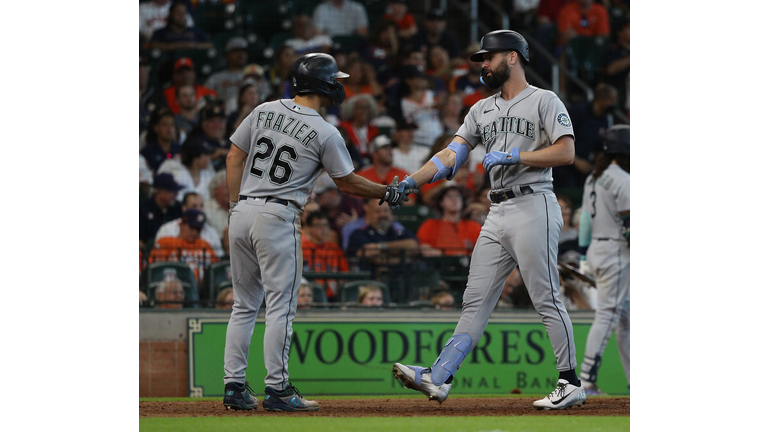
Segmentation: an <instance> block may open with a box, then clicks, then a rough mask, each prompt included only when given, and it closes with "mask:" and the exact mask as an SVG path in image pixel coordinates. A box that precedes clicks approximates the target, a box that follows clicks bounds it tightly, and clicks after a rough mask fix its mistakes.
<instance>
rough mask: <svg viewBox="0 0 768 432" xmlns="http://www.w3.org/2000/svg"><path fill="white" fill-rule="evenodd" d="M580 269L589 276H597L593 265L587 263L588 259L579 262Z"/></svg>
mask: <svg viewBox="0 0 768 432" xmlns="http://www.w3.org/2000/svg"><path fill="white" fill-rule="evenodd" d="M579 271H580V272H582V273H584V274H585V275H587V276H591V277H595V272H594V271H593V270H592V267H591V266H590V265H589V264H587V262H586V261H580V262H579Z"/></svg>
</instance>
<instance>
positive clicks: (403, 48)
mask: <svg viewBox="0 0 768 432" xmlns="http://www.w3.org/2000/svg"><path fill="white" fill-rule="evenodd" d="M501 28H509V29H512V30H516V31H518V32H520V33H521V34H523V36H524V37H525V38H526V39H527V40H528V42H529V44H530V47H531V50H530V51H531V52H530V57H531V64H530V65H529V66H528V67H527V69H526V77H527V79H528V81H529V82H530V83H531V84H532V85H534V86H537V87H541V88H544V89H547V90H552V91H555V92H556V93H557V94H558V95H559V96H560V98H561V99H562V100H563V101H564V102H565V103H566V106H567V108H568V110H569V113H570V115H571V119H572V122H573V127H574V133H575V138H576V140H575V142H576V158H575V162H574V164H573V165H570V166H565V167H558V168H554V169H553V176H554V187H555V191H556V193H557V194H558V201H559V203H560V206H561V208H562V213H563V220H564V222H565V225H564V227H563V230H562V233H561V238H560V260H561V262H564V263H576V266H577V267H578V259H579V258H578V252H577V250H578V244H577V235H578V234H577V233H578V221H579V212H580V208H581V195H582V187H583V184H584V180H585V179H586V176H587V175H588V174H589V173H590V172H591V170H592V162H593V160H594V157H595V152H596V151H597V145H598V144H599V136H600V132H601V131H603V130H605V129H607V128H609V127H611V126H613V125H614V124H621V123H624V124H629V112H630V109H629V106H630V105H629V0H602V1H600V0H471V1H469V2H467V1H458V0H451V1H446V0H443V1H389V0H358V1H352V0H326V1H320V0H289V1H286V2H272V1H258V0H250V1H249V0H240V1H235V0H218V1H213V0H183V1H178V0H176V1H171V0H147V1H140V2H139V200H140V202H139V302H140V306H142V307H157V308H183V307H195V308H200V307H203V308H209V307H210V308H213V307H216V308H224V309H226V308H231V305H232V301H233V300H232V290H231V275H230V273H229V261H228V252H227V251H228V250H229V247H228V243H227V239H228V236H227V211H228V209H229V205H228V202H229V193H228V191H227V184H226V174H225V158H226V154H227V152H228V150H229V146H230V144H231V143H230V141H229V137H230V136H231V135H232V133H233V132H234V130H235V129H236V128H237V126H238V125H239V124H240V122H241V121H242V120H243V119H244V118H245V117H246V116H247V115H248V114H249V113H250V112H251V111H252V110H253V109H254V108H255V107H256V106H258V105H259V104H261V103H263V102H266V101H271V100H276V99H281V98H290V97H291V96H292V95H291V94H290V89H289V86H288V82H287V78H288V73H289V71H290V68H291V66H292V65H293V63H294V61H295V59H296V58H298V57H299V56H301V55H303V54H306V53H309V52H324V53H328V54H331V55H333V56H334V58H335V59H336V61H337V63H338V65H339V69H340V70H341V71H344V72H346V73H348V74H349V75H350V77H349V78H347V79H345V80H343V81H342V82H343V84H344V88H345V91H346V94H347V98H346V100H345V102H344V103H343V104H342V105H341V106H334V107H329V108H326V109H323V110H322V112H321V114H322V115H323V117H324V118H325V119H326V120H327V121H328V122H329V123H331V124H333V125H334V126H336V127H337V128H338V129H339V132H340V133H341V135H342V136H343V137H344V139H345V141H346V142H347V148H348V150H349V153H350V155H351V156H352V160H353V162H354V164H355V168H356V172H357V173H358V174H360V175H362V176H364V177H366V178H368V179H370V180H372V181H374V182H379V183H382V184H389V183H390V182H391V181H392V179H393V177H394V176H398V177H399V178H400V179H402V178H403V177H404V176H405V175H406V174H409V173H413V172H415V171H416V170H417V169H418V168H419V167H421V166H422V165H423V164H424V163H425V162H426V161H427V160H428V159H429V158H430V157H431V156H432V155H433V154H434V153H436V152H437V151H439V150H441V149H443V148H445V147H446V146H447V145H448V144H449V143H450V142H451V139H452V137H453V135H454V133H455V132H456V131H457V130H458V128H459V126H460V125H461V123H462V122H463V119H464V116H465V115H466V113H467V111H468V110H469V108H470V107H471V106H472V105H473V104H474V103H475V102H477V101H478V100H480V99H482V98H485V97H488V96H490V95H492V94H493V93H494V92H493V91H492V90H490V89H488V88H486V87H484V86H483V85H482V84H481V83H480V82H479V73H480V64H479V63H472V62H469V60H468V57H469V54H470V53H473V52H475V51H477V50H478V49H479V40H480V38H481V37H482V35H483V34H485V33H487V32H488V31H492V30H497V29H501ZM483 156H484V150H483V148H482V146H478V148H476V149H474V150H473V151H472V152H471V153H470V160H469V163H467V164H465V165H464V166H463V167H462V168H461V170H460V172H459V174H457V175H456V177H455V178H454V179H453V180H451V181H446V180H442V181H439V182H437V183H434V184H429V185H426V186H424V187H423V188H422V189H421V191H420V192H419V193H417V194H414V195H413V196H411V197H410V198H411V199H410V201H409V202H407V203H406V205H404V206H403V207H402V208H401V209H399V210H397V211H394V212H393V211H392V210H390V209H389V207H388V206H386V205H383V206H379V205H378V200H375V201H369V202H366V201H365V200H361V199H359V198H357V197H354V196H349V195H345V194H342V193H341V192H340V191H339V190H338V188H337V187H336V186H335V184H334V183H333V181H332V180H331V179H330V177H328V176H327V174H323V175H321V177H320V178H319V179H318V181H317V183H316V184H315V186H314V189H313V192H312V196H311V198H310V200H309V202H308V203H307V205H306V207H305V211H304V213H303V215H302V237H303V259H304V280H303V281H302V287H301V289H300V293H299V299H300V307H301V308H312V307H314V308H318V307H320V308H333V307H352V306H354V305H360V306H361V307H428V308H436V309H450V308H455V307H460V303H461V295H462V292H463V289H464V284H465V283H466V277H467V272H468V266H469V259H470V257H471V254H472V250H473V248H474V244H475V242H476V240H477V237H478V235H479V232H480V227H481V226H482V224H483V222H484V220H485V217H486V215H487V213H488V210H489V209H490V204H491V203H490V201H489V199H488V197H487V194H488V192H489V190H490V188H489V182H488V177H487V175H486V173H485V172H484V170H483V167H482V163H481V161H482V158H483ZM561 283H562V284H563V287H564V289H562V290H561V291H562V296H563V300H564V301H565V303H566V306H567V307H568V308H571V309H591V308H592V307H593V305H594V296H595V295H596V293H595V290H594V289H592V288H589V287H588V286H585V284H584V283H583V282H580V281H578V280H576V279H573V278H571V277H569V276H568V275H567V273H565V272H563V274H561ZM498 307H506V308H520V309H525V308H530V307H531V304H530V299H529V298H528V297H527V292H526V290H525V285H524V283H523V281H522V279H521V278H520V275H519V271H517V270H515V271H513V272H512V274H510V276H509V278H508V279H507V282H506V284H505V288H504V291H503V293H502V297H501V299H500V300H499V304H498Z"/></svg>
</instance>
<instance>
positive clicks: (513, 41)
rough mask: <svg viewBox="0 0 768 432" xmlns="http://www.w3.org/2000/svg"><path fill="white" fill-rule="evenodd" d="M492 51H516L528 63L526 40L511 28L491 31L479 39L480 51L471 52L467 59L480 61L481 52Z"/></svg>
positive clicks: (481, 59)
mask: <svg viewBox="0 0 768 432" xmlns="http://www.w3.org/2000/svg"><path fill="white" fill-rule="evenodd" d="M493 51H517V52H518V54H520V56H521V57H522V58H523V60H525V63H526V64H528V63H529V62H530V61H531V60H530V58H529V57H528V41H526V40H525V38H524V37H523V36H522V35H521V34H520V33H518V32H516V31H512V30H496V31H492V32H490V33H488V34H486V35H485V36H483V38H482V39H480V51H478V52H476V53H474V54H472V55H471V56H470V57H469V59H470V60H472V61H473V62H478V63H479V62H482V61H483V54H485V53H487V52H493Z"/></svg>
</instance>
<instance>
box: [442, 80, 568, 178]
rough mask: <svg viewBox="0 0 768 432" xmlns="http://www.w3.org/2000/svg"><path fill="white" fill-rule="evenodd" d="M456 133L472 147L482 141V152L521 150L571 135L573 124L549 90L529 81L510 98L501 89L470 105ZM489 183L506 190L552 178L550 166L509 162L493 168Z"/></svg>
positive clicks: (540, 147) (536, 147) (545, 145)
mask: <svg viewBox="0 0 768 432" xmlns="http://www.w3.org/2000/svg"><path fill="white" fill-rule="evenodd" d="M456 135H458V136H460V137H462V138H464V139H465V140H467V142H469V143H470V144H471V145H472V147H475V146H477V144H478V143H482V144H483V146H484V147H485V152H486V153H490V152H492V151H500V152H505V153H506V152H510V151H512V149H513V148H514V147H517V148H518V150H520V151H521V152H524V151H535V150H540V149H543V148H545V147H547V146H549V145H551V144H552V143H554V142H555V141H557V140H558V138H560V137H562V136H564V135H571V136H573V127H572V126H571V120H570V117H569V116H568V111H567V110H566V109H565V105H563V102H562V101H561V100H560V99H559V98H558V97H557V95H556V94H555V93H553V92H551V91H549V90H543V89H540V88H538V87H534V86H531V85H529V86H528V87H526V88H525V89H524V90H523V91H522V92H520V94H519V95H517V96H515V97H514V98H513V99H512V100H510V101H505V100H504V99H502V98H501V93H497V94H495V95H493V96H491V97H488V98H486V99H483V100H481V101H479V102H477V103H476V104H474V105H473V106H472V108H470V110H469V113H468V114H467V116H466V117H465V118H464V124H463V125H461V127H460V128H459V130H458V132H456ZM490 177H491V187H492V188H493V189H494V190H502V189H504V190H506V189H509V188H511V187H512V186H513V185H524V184H530V183H540V182H551V181H552V168H535V167H530V166H526V165H519V164H518V165H508V166H504V167H502V168H496V169H492V170H491V173H490Z"/></svg>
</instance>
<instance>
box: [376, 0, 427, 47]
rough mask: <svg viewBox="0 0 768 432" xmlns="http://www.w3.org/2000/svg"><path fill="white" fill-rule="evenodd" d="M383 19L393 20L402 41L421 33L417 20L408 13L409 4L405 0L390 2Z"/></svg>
mask: <svg viewBox="0 0 768 432" xmlns="http://www.w3.org/2000/svg"><path fill="white" fill-rule="evenodd" d="M382 18H383V19H391V20H392V21H394V22H395V23H396V24H397V35H398V36H399V37H400V38H401V39H402V40H408V39H410V38H412V37H413V36H415V35H416V33H417V32H418V31H419V27H418V26H417V25H416V19H415V18H414V17H413V14H412V13H410V12H408V2H407V1H405V0H390V1H389V6H388V7H387V11H386V13H385V14H384V16H383V17H382Z"/></svg>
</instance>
